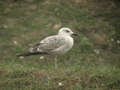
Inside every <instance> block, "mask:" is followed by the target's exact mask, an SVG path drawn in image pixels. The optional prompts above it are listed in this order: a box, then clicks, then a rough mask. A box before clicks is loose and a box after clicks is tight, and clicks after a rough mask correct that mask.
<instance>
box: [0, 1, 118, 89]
mask: <svg viewBox="0 0 120 90" xmlns="http://www.w3.org/2000/svg"><path fill="white" fill-rule="evenodd" d="M61 27H69V28H71V29H72V30H73V31H74V32H76V33H78V34H79V37H75V45H74V47H73V48H72V50H70V51H69V52H68V53H67V54H66V55H64V56H63V57H59V60H58V68H57V69H55V68H54V60H53V58H52V57H45V58H43V59H42V58H40V56H32V57H27V58H24V59H19V58H17V57H16V55H17V54H18V53H21V52H24V51H26V50H27V49H28V48H29V47H31V46H33V45H34V44H36V43H37V42H39V41H40V40H41V39H43V38H44V37H46V36H48V35H53V34H56V33H57V32H58V30H59V29H60V28H61ZM119 29H120V0H69V1H68V0H0V89H1V90H120V30H119Z"/></svg>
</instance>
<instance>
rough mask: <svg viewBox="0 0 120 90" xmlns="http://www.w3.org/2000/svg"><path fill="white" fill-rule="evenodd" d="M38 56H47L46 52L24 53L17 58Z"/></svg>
mask: <svg viewBox="0 0 120 90" xmlns="http://www.w3.org/2000/svg"><path fill="white" fill-rule="evenodd" d="M39 54H48V53H46V52H26V53H22V54H19V55H17V57H21V56H23V57H25V56H32V55H39Z"/></svg>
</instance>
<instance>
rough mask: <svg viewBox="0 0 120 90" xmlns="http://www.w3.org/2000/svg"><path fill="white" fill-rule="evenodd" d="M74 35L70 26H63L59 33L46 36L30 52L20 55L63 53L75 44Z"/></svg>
mask: <svg viewBox="0 0 120 90" xmlns="http://www.w3.org/2000/svg"><path fill="white" fill-rule="evenodd" d="M72 35H75V36H76V35H77V34H75V33H74V32H73V31H72V30H71V29H70V28H67V27H63V28H61V29H60V30H59V31H58V34H57V35H52V36H49V37H46V38H44V39H43V40H41V41H40V42H39V43H37V44H36V45H34V46H33V47H31V48H30V49H29V50H28V52H25V53H22V54H19V55H17V56H19V57H25V56H32V55H55V56H57V55H63V54H65V53H66V52H67V51H69V50H70V49H71V48H72V47H73V44H74V39H73V38H72ZM56 63H57V59H56V58H55V67H57V64H56Z"/></svg>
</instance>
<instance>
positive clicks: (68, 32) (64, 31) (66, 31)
mask: <svg viewBox="0 0 120 90" xmlns="http://www.w3.org/2000/svg"><path fill="white" fill-rule="evenodd" d="M58 35H67V36H71V35H77V34H75V33H74V32H73V31H72V30H71V29H70V28H67V27H63V28H61V29H60V30H59V32H58Z"/></svg>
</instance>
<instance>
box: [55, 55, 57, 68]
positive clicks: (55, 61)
mask: <svg viewBox="0 0 120 90" xmlns="http://www.w3.org/2000/svg"><path fill="white" fill-rule="evenodd" d="M57 67H58V66H57V56H55V69H56V68H57Z"/></svg>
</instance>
